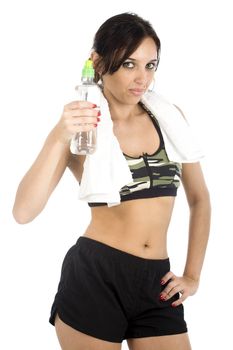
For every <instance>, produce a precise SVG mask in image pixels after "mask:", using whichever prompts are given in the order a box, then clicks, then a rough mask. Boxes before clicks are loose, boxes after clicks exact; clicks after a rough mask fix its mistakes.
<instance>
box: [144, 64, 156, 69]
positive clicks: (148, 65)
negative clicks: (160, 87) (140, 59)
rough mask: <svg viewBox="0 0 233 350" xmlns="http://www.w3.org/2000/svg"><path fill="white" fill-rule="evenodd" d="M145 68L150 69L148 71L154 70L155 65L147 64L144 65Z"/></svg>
mask: <svg viewBox="0 0 233 350" xmlns="http://www.w3.org/2000/svg"><path fill="white" fill-rule="evenodd" d="M146 68H147V69H150V70H156V68H157V64H156V63H148V64H147V65H146Z"/></svg>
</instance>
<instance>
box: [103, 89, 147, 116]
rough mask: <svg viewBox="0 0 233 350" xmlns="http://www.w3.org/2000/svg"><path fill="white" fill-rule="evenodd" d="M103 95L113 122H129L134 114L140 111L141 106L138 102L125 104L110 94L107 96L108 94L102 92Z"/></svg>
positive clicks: (138, 113)
mask: <svg viewBox="0 0 233 350" xmlns="http://www.w3.org/2000/svg"><path fill="white" fill-rule="evenodd" d="M104 96H105V98H106V99H107V101H108V105H109V110H110V114H111V119H112V121H113V122H116V123H118V122H129V121H131V120H132V119H133V118H135V116H137V115H140V114H141V113H142V108H141V106H140V104H139V103H136V104H125V103H122V102H120V101H118V100H116V99H115V98H113V97H112V96H108V94H107V96H106V94H105V93H104Z"/></svg>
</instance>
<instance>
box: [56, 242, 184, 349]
mask: <svg viewBox="0 0 233 350" xmlns="http://www.w3.org/2000/svg"><path fill="white" fill-rule="evenodd" d="M169 270H170V262H169V259H168V258H167V259H161V260H160V259H144V258H141V257H138V256H136V255H132V254H129V253H127V252H124V251H122V250H119V249H116V248H113V247H110V246H109V245H107V244H104V243H101V242H99V241H96V240H94V239H91V238H88V237H85V236H81V237H79V238H78V240H77V243H76V244H75V245H73V246H72V247H71V248H70V249H69V250H68V252H67V254H66V256H65V258H64V261H63V264H62V271H61V279H60V282H59V285H58V291H57V294H56V296H55V300H54V303H53V305H52V309H51V315H50V318H49V322H50V323H51V324H52V325H54V321H55V316H56V313H58V315H59V317H60V319H61V320H62V321H63V322H65V323H66V324H68V325H69V326H71V327H73V328H74V329H76V330H78V331H80V332H83V333H85V334H88V335H90V336H93V337H95V338H99V339H102V340H106V341H110V342H116V343H121V342H122V341H123V340H124V339H128V338H140V337H151V336H161V335H171V334H178V333H185V332H187V328H186V322H185V321H184V312H183V305H180V306H177V307H172V306H171V304H172V302H174V300H176V299H177V298H179V294H178V293H177V294H176V295H175V296H174V297H172V298H171V299H169V300H167V301H161V300H160V299H159V295H160V293H161V291H162V290H163V288H164V287H165V286H162V285H161V283H160V280H161V278H162V277H163V276H164V275H165V274H166V273H167V272H168V271H169Z"/></svg>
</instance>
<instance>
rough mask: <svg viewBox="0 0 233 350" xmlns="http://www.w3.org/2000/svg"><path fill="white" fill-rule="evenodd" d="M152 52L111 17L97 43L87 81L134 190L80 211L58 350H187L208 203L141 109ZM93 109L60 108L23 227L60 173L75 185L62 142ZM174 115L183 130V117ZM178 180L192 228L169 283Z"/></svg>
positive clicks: (196, 178) (60, 300) (127, 21)
mask: <svg viewBox="0 0 233 350" xmlns="http://www.w3.org/2000/svg"><path fill="white" fill-rule="evenodd" d="M159 54H160V41H159V38H158V36H157V35H156V33H155V31H154V29H153V28H152V27H151V25H150V23H149V22H147V21H145V20H143V19H142V18H140V17H139V16H137V15H135V14H130V13H124V14H120V15H117V16H114V17H111V18H109V19H108V20H107V21H106V22H105V23H103V25H102V26H101V27H100V28H99V30H98V31H97V33H96V35H95V39H94V45H93V52H92V60H93V63H94V67H95V71H96V77H95V78H96V81H99V80H100V81H101V83H102V92H103V95H104V97H105V98H106V100H107V101H108V106H109V111H110V115H111V120H112V123H113V124H112V125H113V132H114V135H115V136H116V138H117V140H118V142H119V145H120V148H121V150H122V155H123V156H124V157H125V159H126V161H127V163H128V166H129V168H130V171H131V172H132V177H133V182H132V183H131V184H128V186H127V185H125V186H124V187H123V188H122V189H121V191H120V198H121V202H120V204H119V205H113V206H107V205H106V204H107V203H101V202H100V203H95V202H94V203H93V202H92V203H88V204H89V206H90V207H91V214H92V217H91V222H90V224H89V226H88V227H87V229H86V231H85V232H84V234H83V236H81V237H79V239H78V241H77V243H76V244H75V245H74V246H72V247H71V248H70V249H69V251H68V252H67V254H66V256H65V259H64V262H63V266H62V274H61V279H60V283H59V287H58V292H57V294H56V297H55V300H54V303H53V306H52V310H51V316H50V322H51V323H52V324H53V325H55V327H56V332H57V335H58V339H59V342H60V344H61V347H62V349H63V350H68V349H69V350H74V349H75V350H79V349H82V350H83V349H88V350H92V349H93V350H94V349H95V350H97V349H101V350H105V349H106V350H107V349H121V343H122V341H123V339H127V343H128V346H129V349H131V350H142V349H143V350H150V349H153V350H156V349H160V350H167V349H169V350H173V349H174V350H177V349H179V350H188V349H191V346H190V343H189V338H188V333H187V326H186V322H185V320H184V314H183V304H182V303H183V301H184V300H185V299H186V298H187V297H189V296H190V295H193V294H194V293H195V292H196V291H197V289H198V285H199V279H200V273H201V269H202V265H203V260H204V255H205V250H206V246H207V241H208V235H209V227H210V199H209V193H208V189H207V187H206V184H205V180H204V177H203V174H202V170H201V166H200V163H199V161H198V159H197V160H196V161H190V159H188V161H187V162H186V161H184V163H182V162H181V163H179V162H177V161H175V160H173V159H169V157H168V153H167V151H168V149H167V148H168V146H169V145H168V142H167V141H165V140H166V139H165V130H164V129H163V128H161V127H160V125H159V122H158V120H157V119H156V117H155V115H153V113H152V112H151V110H150V109H148V108H146V106H145V104H143V103H142V100H143V96H145V95H146V91H147V90H148V88H149V86H150V85H151V83H152V82H153V78H154V73H155V71H156V69H157V66H158V62H159ZM94 107H95V106H94V105H93V104H92V103H91V102H87V101H74V102H71V103H69V104H67V105H66V106H65V107H64V111H63V114H62V116H61V119H60V120H59V122H58V123H57V125H56V126H55V127H54V128H53V130H52V131H51V132H50V134H49V135H48V137H47V139H46V142H45V144H44V146H43V148H42V150H41V152H40V154H39V155H38V158H37V159H36V160H35V162H34V164H33V165H32V167H31V168H30V169H29V171H28V172H27V173H26V175H25V176H24V178H23V179H22V181H21V183H20V185H19V188H18V191H17V194H16V200H15V204H14V208H13V215H14V217H15V219H16V220H17V222H19V223H26V222H29V221H31V220H33V219H34V218H35V217H36V216H37V215H38V214H39V213H40V212H41V211H42V209H43V208H44V206H45V204H46V202H47V200H48V198H49V196H50V195H51V193H52V191H53V190H54V188H55V187H56V185H57V184H58V182H59V180H60V178H61V177H62V175H63V173H64V170H65V169H66V167H69V169H70V170H71V171H72V173H73V174H74V176H75V178H76V180H77V181H78V182H80V181H81V179H82V174H83V164H84V161H85V156H80V155H78V156H75V155H72V154H71V153H70V140H71V138H72V137H73V135H74V134H76V133H77V132H79V131H88V130H91V129H93V128H95V127H96V126H97V123H98V122H99V121H100V120H101V118H99V116H100V113H98V111H96V109H95V108H94ZM173 109H174V110H176V112H177V113H179V118H180V120H182V123H183V122H184V120H185V119H183V117H184V116H182V114H181V111H180V110H179V111H178V108H177V107H174V106H173ZM105 117H106V116H105V115H103V116H102V118H105ZM100 123H101V121H100ZM100 125H101V124H99V126H100ZM90 157H91V156H90ZM181 159H182V158H181ZM96 176H98V173H96ZM180 181H181V182H182V184H183V186H184V190H185V192H186V196H187V201H188V205H189V208H190V226H189V245H188V252H187V260H186V264H185V267H184V273H183V275H182V276H176V275H175V274H174V273H173V272H172V271H171V270H170V262H169V258H168V252H167V247H166V241H167V231H168V227H169V223H170V219H171V215H172V211H173V207H174V200H175V196H176V192H177V188H178V187H179V184H180Z"/></svg>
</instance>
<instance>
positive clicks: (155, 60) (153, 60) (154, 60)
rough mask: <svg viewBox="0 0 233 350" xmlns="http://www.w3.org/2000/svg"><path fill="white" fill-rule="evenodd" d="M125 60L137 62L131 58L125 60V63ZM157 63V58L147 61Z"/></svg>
mask: <svg viewBox="0 0 233 350" xmlns="http://www.w3.org/2000/svg"><path fill="white" fill-rule="evenodd" d="M127 60H130V61H137V60H136V59H135V58H131V57H129V58H126V61H127ZM157 61H158V59H157V58H154V59H152V60H150V61H148V62H157Z"/></svg>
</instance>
